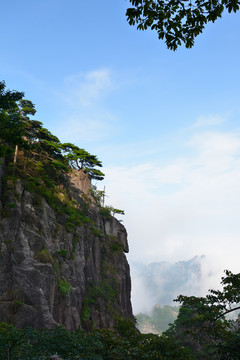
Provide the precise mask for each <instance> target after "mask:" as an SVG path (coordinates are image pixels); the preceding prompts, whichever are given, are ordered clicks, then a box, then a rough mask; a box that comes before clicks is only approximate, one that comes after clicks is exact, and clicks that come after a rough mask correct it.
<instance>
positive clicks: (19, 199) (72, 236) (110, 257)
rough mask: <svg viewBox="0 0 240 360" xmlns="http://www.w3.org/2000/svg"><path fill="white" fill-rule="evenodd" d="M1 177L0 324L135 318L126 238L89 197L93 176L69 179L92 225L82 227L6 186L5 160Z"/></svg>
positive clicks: (96, 323)
mask: <svg viewBox="0 0 240 360" xmlns="http://www.w3.org/2000/svg"><path fill="white" fill-rule="evenodd" d="M0 176H1V178H2V179H1V182H2V186H1V188H0V199H1V200H0V321H4V322H8V323H12V324H14V325H15V326H17V327H25V326H33V327H35V328H38V329H39V328H53V327H55V326H56V325H59V324H63V325H64V326H65V327H66V328H67V329H69V330H75V329H77V328H78V327H81V328H83V329H85V330H91V329H92V328H95V327H96V328H112V327H113V326H114V324H115V322H116V318H118V317H122V318H130V319H132V318H133V316H132V307H131V302H130V292H131V281H130V272H129V265H128V263H127V260H126V257H125V254H124V252H128V243H127V233H126V230H125V228H124V226H123V225H122V224H121V223H120V222H119V221H118V220H117V219H115V218H114V217H112V216H110V215H109V214H107V215H106V214H104V213H103V212H101V211H100V208H99V207H98V206H97V204H96V203H95V202H94V200H93V198H91V195H88V191H89V187H90V186H91V183H90V180H89V178H88V175H86V174H84V173H82V172H78V171H73V172H72V173H71V174H70V175H68V179H67V180H66V181H68V189H70V191H71V192H72V197H73V199H74V201H75V202H76V204H77V203H78V202H80V201H82V198H83V197H84V196H85V203H84V204H85V205H84V206H85V211H86V212H87V219H88V221H83V223H82V224H78V225H77V226H72V224H71V223H70V222H69V220H67V219H66V216H65V214H62V213H61V214H59V213H57V212H56V210H55V209H54V207H53V206H50V204H49V202H47V200H46V199H45V198H44V196H40V195H39V194H37V195H36V193H35V192H34V191H31V190H29V189H27V188H26V186H25V185H24V182H23V181H22V180H20V179H14V181H13V180H9V178H8V176H6V170H5V169H4V161H3V160H2V161H1V165H0ZM86 199H87V201H86ZM86 204H87V205H86Z"/></svg>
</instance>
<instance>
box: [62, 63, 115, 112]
mask: <svg viewBox="0 0 240 360" xmlns="http://www.w3.org/2000/svg"><path fill="white" fill-rule="evenodd" d="M65 86H66V98H65V100H66V101H68V103H69V104H71V105H72V106H77V107H78V106H79V105H80V106H83V107H88V106H91V105H92V104H93V103H94V102H96V101H97V100H98V99H100V98H102V97H103V96H105V95H106V94H107V93H108V92H109V91H110V90H112V89H113V88H114V84H113V80H112V74H111V71H110V70H109V69H99V70H93V71H89V72H87V73H79V74H73V75H70V76H68V77H66V78H65Z"/></svg>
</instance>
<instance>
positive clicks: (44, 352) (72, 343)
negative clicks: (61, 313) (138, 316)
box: [0, 319, 193, 360]
mask: <svg viewBox="0 0 240 360" xmlns="http://www.w3.org/2000/svg"><path fill="white" fill-rule="evenodd" d="M53 354H58V355H59V356H60V357H62V358H63V359H65V360H70V359H71V360H173V359H174V360H191V359H193V358H192V357H190V356H189V354H188V351H187V350H186V349H184V348H181V347H180V346H178V344H177V343H176V342H173V341H171V340H170V339H167V338H166V337H161V338H160V337H158V336H156V335H142V334H139V333H138V332H137V331H136V330H135V328H134V324H133V323H132V322H131V321H130V320H128V319H126V320H121V319H118V321H117V326H116V331H110V330H95V331H93V332H91V333H83V332H82V331H81V330H78V331H76V332H71V331H67V330H66V329H64V328H63V327H61V326H59V327H57V328H56V329H52V330H47V329H42V330H35V329H33V328H25V329H16V328H15V327H14V326H11V325H7V324H4V323H0V360H20V359H26V360H49V358H50V356H51V355H53Z"/></svg>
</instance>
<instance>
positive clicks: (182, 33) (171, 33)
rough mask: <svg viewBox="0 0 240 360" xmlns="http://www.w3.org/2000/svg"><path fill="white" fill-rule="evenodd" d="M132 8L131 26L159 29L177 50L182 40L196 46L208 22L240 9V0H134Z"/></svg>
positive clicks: (172, 47) (159, 33)
mask: <svg viewBox="0 0 240 360" xmlns="http://www.w3.org/2000/svg"><path fill="white" fill-rule="evenodd" d="M130 2H131V4H132V6H133V7H132V8H129V9H127V12H126V16H127V20H128V22H129V24H130V25H137V29H138V30H147V29H148V28H149V29H151V30H155V31H156V32H157V34H158V38H159V39H162V40H165V43H166V45H167V47H168V48H169V49H171V50H176V49H177V47H178V46H180V45H181V44H182V43H183V44H184V45H185V46H186V48H191V47H192V46H193V45H194V40H195V37H196V36H198V35H199V34H200V33H202V31H203V30H204V28H205V25H206V24H207V23H208V22H215V21H216V20H217V19H218V18H221V17H222V14H223V12H224V10H225V9H226V10H227V11H228V12H229V13H231V12H237V11H238V10H239V1H238V0H220V1H218V0H207V1H205V0H197V1H191V0H185V1H178V0H165V1H164V0H130Z"/></svg>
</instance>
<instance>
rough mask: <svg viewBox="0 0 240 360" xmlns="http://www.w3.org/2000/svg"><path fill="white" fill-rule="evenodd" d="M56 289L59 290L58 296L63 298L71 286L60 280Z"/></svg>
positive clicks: (68, 292)
mask: <svg viewBox="0 0 240 360" xmlns="http://www.w3.org/2000/svg"><path fill="white" fill-rule="evenodd" d="M58 288H59V291H60V294H61V295H62V296H63V297H65V296H67V295H69V294H70V292H71V289H72V285H71V284H69V282H68V281H66V280H64V279H60V280H58Z"/></svg>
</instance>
